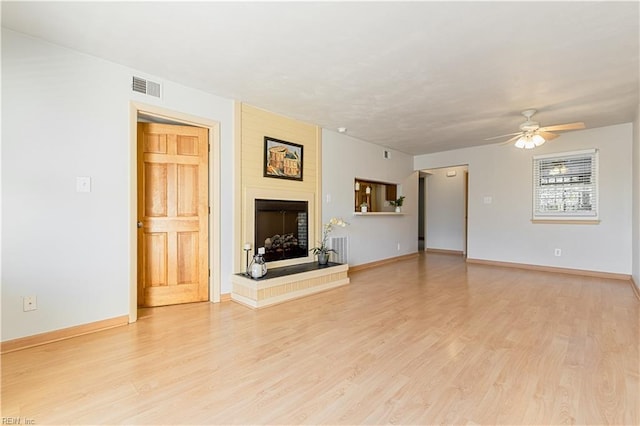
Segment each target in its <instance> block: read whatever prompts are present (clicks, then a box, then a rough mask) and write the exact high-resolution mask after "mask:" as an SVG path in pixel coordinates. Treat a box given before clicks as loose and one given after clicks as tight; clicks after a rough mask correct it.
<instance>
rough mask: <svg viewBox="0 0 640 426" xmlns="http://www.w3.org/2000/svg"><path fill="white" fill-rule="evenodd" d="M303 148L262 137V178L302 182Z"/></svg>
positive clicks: (295, 144) (291, 143)
mask: <svg viewBox="0 0 640 426" xmlns="http://www.w3.org/2000/svg"><path fill="white" fill-rule="evenodd" d="M303 148H304V147H303V146H302V145H298V144H297V143H293V142H286V141H282V140H280V139H275V138H271V137H269V136H265V137H264V177H272V178H278V179H291V180H300V181H301V180H302V171H303V157H302V154H303Z"/></svg>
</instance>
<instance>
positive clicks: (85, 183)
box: [76, 176, 91, 192]
mask: <svg viewBox="0 0 640 426" xmlns="http://www.w3.org/2000/svg"><path fill="white" fill-rule="evenodd" d="M76 192H91V177H89V176H78V177H76Z"/></svg>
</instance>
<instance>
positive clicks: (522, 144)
mask: <svg viewBox="0 0 640 426" xmlns="http://www.w3.org/2000/svg"><path fill="white" fill-rule="evenodd" d="M535 113H536V110H535V109H528V110H525V111H522V115H524V117H525V118H526V119H527V121H525V122H524V123H522V124H521V125H520V131H519V132H515V133H509V134H506V135H500V136H494V137H491V138H487V139H485V140H486V141H490V140H493V139H500V138H505V137H507V136H513V137H512V138H511V139H509V140H507V141H505V142H503V143H504V144H507V143H511V142H513V141H515V144H514V146H515V147H516V148H524V149H532V148H535V147H536V146H540V145H542V144H543V143H545V142H546V141H550V140H552V139H555V138H557V137H558V136H560V135H557V134H555V133H552V132H564V131H567V130H580V129H584V128H585V125H584V123H583V122H576V123H567V124H556V125H554V126H546V127H540V123H538V122H536V121H533V120H532V119H531V117H533V114H535Z"/></svg>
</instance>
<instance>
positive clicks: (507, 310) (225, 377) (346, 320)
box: [2, 254, 640, 425]
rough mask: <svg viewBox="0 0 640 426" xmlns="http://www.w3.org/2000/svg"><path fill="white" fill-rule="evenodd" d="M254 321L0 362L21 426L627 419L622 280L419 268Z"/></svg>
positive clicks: (249, 317)
mask: <svg viewBox="0 0 640 426" xmlns="http://www.w3.org/2000/svg"><path fill="white" fill-rule="evenodd" d="M350 275H351V284H350V285H349V286H345V287H341V288H338V289H334V290H331V291H327V292H324V293H321V294H317V295H313V296H309V297H307V298H304V299H299V300H295V301H291V302H287V303H284V304H281V305H277V306H273V307H270V308H265V309H262V310H259V311H253V310H250V309H248V308H246V307H243V306H241V305H238V304H236V303H233V302H225V303H222V304H211V303H198V304H189V305H180V306H173V307H163V308H154V309H149V310H145V311H143V312H141V318H140V320H139V321H138V322H137V323H135V324H131V325H129V326H126V327H120V328H115V329H111V330H106V331H102V332H98V333H95V334H92V335H86V336H81V337H77V338H73V339H69V340H66V341H61V342H56V343H51V344H48V345H44V346H40V347H35V348H30V349H25V350H22V351H18V352H13V353H8V354H5V355H3V356H2V416H3V417H4V418H6V417H21V418H22V419H23V421H22V424H25V421H24V419H30V420H33V421H34V422H35V424H39V425H40V424H381V423H392V424H463V425H465V424H470V425H474V424H487V425H489V424H490V425H494V424H510V425H514V424H536V425H548V424H615V425H637V424H639V423H640V419H639V411H638V406H639V398H640V390H639V365H640V361H639V353H638V349H639V341H638V335H639V305H640V304H639V303H638V301H637V299H636V298H635V297H634V294H633V292H632V289H631V287H630V285H629V283H628V282H624V281H617V280H608V279H602V278H591V277H588V278H587V277H578V276H571V275H562V274H555V273H548V272H539V271H526V270H518V269H511V268H500V267H495V266H485V265H467V264H466V263H465V262H464V260H463V259H462V258H461V257H458V256H452V255H446V254H427V255H425V254H422V255H421V256H419V257H417V258H414V259H408V260H404V261H401V262H397V263H393V264H387V265H384V266H380V267H377V268H373V269H368V270H363V271H360V272H357V273H353V274H350Z"/></svg>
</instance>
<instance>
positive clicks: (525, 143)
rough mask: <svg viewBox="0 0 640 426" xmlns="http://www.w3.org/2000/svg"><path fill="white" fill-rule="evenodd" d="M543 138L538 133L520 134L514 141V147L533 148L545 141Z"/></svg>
mask: <svg viewBox="0 0 640 426" xmlns="http://www.w3.org/2000/svg"><path fill="white" fill-rule="evenodd" d="M545 142H546V141H545V139H544V138H543V137H542V136H540V135H522V136H520V137H519V138H518V140H517V141H516V143H515V147H516V148H524V149H533V148H535V147H537V146H540V145H542V144H543V143H545Z"/></svg>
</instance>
